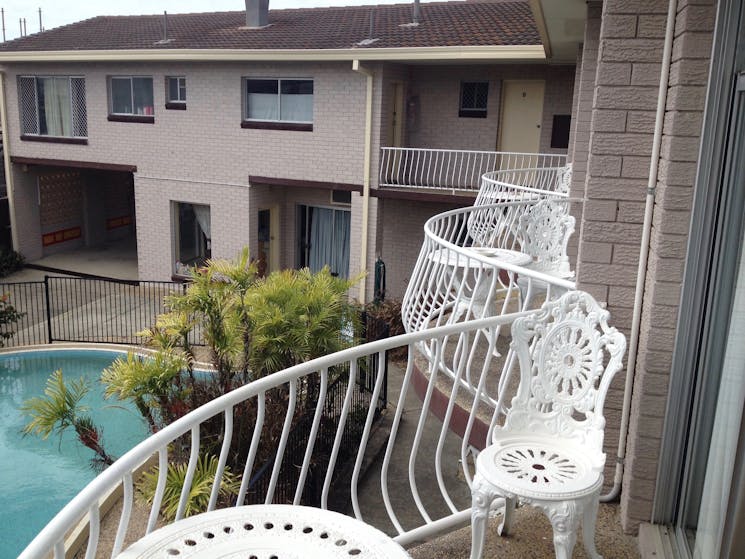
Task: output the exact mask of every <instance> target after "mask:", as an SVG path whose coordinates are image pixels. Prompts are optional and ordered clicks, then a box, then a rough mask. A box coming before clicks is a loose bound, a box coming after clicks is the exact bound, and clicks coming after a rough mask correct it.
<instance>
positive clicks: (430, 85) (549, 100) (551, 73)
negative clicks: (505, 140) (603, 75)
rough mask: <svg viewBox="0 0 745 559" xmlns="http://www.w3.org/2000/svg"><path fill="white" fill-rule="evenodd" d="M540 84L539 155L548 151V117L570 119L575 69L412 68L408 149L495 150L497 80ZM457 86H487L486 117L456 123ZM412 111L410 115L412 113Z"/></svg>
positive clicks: (549, 144)
mask: <svg viewBox="0 0 745 559" xmlns="http://www.w3.org/2000/svg"><path fill="white" fill-rule="evenodd" d="M509 79H512V80H515V79H526V80H529V79H535V80H538V79H541V80H545V82H546V89H545V96H544V102H543V123H542V125H541V143H540V151H541V152H543V153H566V150H565V149H552V148H551V147H550V146H551V129H552V126H553V115H555V114H571V112H572V91H573V88H574V66H542V65H495V66H484V65H479V66H466V65H459V66H412V67H411V69H410V78H409V82H408V86H407V90H408V99H409V101H410V102H412V103H411V104H410V107H409V109H410V110H409V112H408V114H407V119H406V125H407V141H408V143H407V145H409V146H412V147H424V148H444V149H467V150H469V149H470V150H484V151H494V150H496V149H497V133H498V127H499V113H500V102H501V101H500V94H501V85H502V80H509ZM462 81H488V82H489V99H488V103H487V117H486V118H460V117H458V108H459V106H460V84H461V82H462ZM412 107H413V109H415V110H412Z"/></svg>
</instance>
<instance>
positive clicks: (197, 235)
mask: <svg viewBox="0 0 745 559" xmlns="http://www.w3.org/2000/svg"><path fill="white" fill-rule="evenodd" d="M173 239H174V245H175V246H174V248H175V264H174V268H175V271H176V273H177V274H178V273H184V272H185V271H186V270H185V268H187V267H191V266H201V265H202V264H204V263H205V262H206V261H207V259H208V258H210V257H211V256H212V233H211V225H210V207H209V206H205V205H202V204H189V203H186V202H174V203H173Z"/></svg>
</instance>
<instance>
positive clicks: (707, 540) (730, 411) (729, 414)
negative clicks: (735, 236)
mask: <svg viewBox="0 0 745 559" xmlns="http://www.w3.org/2000/svg"><path fill="white" fill-rule="evenodd" d="M727 340H728V341H727V349H726V352H725V357H724V366H723V369H722V380H721V384H720V386H719V396H718V400H717V409H716V415H715V417H714V428H713V430H712V436H711V445H710V447H709V458H708V460H707V463H706V477H705V480H704V490H703V494H702V496H701V508H700V509H699V515H698V527H697V530H696V545H695V547H694V551H693V556H694V558H696V559H707V558H709V557H718V556H719V551H720V546H721V541H722V530H723V528H724V521H725V516H726V514H727V506H728V501H729V497H730V482H731V480H732V475H733V471H734V466H735V459H736V458H737V456H736V453H737V440H738V437H739V434H740V425H741V420H742V414H743V405H744V404H745V344H743V343H742V341H743V340H745V254H742V255H741V256H740V267H739V272H738V278H737V284H736V288H735V301H734V305H733V308H732V317H731V321H730V328H729V334H728V338H727Z"/></svg>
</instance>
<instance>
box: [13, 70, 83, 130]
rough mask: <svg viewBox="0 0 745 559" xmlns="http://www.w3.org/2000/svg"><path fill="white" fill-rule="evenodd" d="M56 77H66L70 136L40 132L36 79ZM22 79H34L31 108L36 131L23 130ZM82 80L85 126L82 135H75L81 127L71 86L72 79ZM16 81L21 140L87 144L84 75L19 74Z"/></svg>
mask: <svg viewBox="0 0 745 559" xmlns="http://www.w3.org/2000/svg"><path fill="white" fill-rule="evenodd" d="M58 78H66V79H67V91H68V96H69V99H70V131H71V135H70V136H57V135H54V134H42V133H41V128H42V127H41V120H40V119H41V115H40V111H39V86H38V81H39V79H58ZM24 79H32V80H34V85H33V90H34V100H33V109H34V113H35V114H34V116H35V117H36V118H35V120H36V130H37V132H36V133H33V132H25V131H24V114H23V111H24V103H23V100H22V98H23V93H22V90H21V88H22V86H21V80H24ZM74 79H75V80H82V97H83V99H82V104H83V109H84V110H83V116H84V119H85V122H84V123H82V124H83V125H84V128H85V135H84V136H77V135H75V132H76V130H78V129H80V128H81V123H80V121H77V120H76V115H78V116H79V112H76V111H75V100H74V99H73V86H72V80H74ZM16 83H17V86H18V116H19V120H20V129H21V140H22V141H32V142H54V143H64V144H87V143H88V107H87V99H86V95H85V76H84V75H79V74H63V75H57V74H38V75H37V74H19V75H18V76H17V77H16Z"/></svg>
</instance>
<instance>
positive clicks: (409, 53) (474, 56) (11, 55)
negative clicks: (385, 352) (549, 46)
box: [0, 45, 546, 64]
mask: <svg viewBox="0 0 745 559" xmlns="http://www.w3.org/2000/svg"><path fill="white" fill-rule="evenodd" d="M545 59H546V53H545V51H544V49H543V46H542V45H490V46H449V47H398V48H349V49H271V50H270V49H253V50H251V49H129V50H74V51H70V50H62V51H12V52H0V64H2V63H8V62H102V61H111V62H117V61H122V62H125V61H152V62H157V61H172V62H200V61H274V62H291V61H316V62H322V61H328V62H333V61H350V60H381V61H382V60H397V61H405V60H409V61H434V60H505V61H506V60H545Z"/></svg>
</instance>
